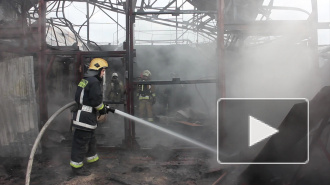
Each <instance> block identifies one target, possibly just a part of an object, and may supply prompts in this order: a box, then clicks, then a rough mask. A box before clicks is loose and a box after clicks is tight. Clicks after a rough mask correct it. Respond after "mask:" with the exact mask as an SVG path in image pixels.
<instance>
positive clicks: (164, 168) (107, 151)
mask: <svg viewBox="0 0 330 185" xmlns="http://www.w3.org/2000/svg"><path fill="white" fill-rule="evenodd" d="M159 152H161V153H163V155H158V153H159ZM98 153H99V156H100V161H99V162H98V164H97V166H88V165H85V166H86V168H88V169H89V170H90V171H91V172H92V175H90V176H87V177H74V176H72V173H71V168H70V166H69V160H70V148H67V147H65V148H63V147H61V148H50V149H44V150H43V154H38V155H36V156H35V160H34V164H33V168H32V173H31V183H30V184H157V185H158V184H213V183H214V182H216V181H217V180H218V179H219V178H220V177H221V175H223V174H224V170H223V169H221V168H220V167H219V166H217V167H215V168H213V169H212V168H210V164H209V163H210V162H211V161H210V159H211V156H210V155H209V154H208V153H205V152H204V151H202V150H200V149H169V148H166V147H162V146H157V147H155V148H153V149H140V150H135V151H128V150H122V149H119V148H104V147H101V148H99V152H98ZM214 162H215V161H214ZM26 164H27V159H21V158H6V159H3V160H2V162H1V165H0V169H1V171H0V184H9V185H10V184H15V185H16V184H24V183H25V171H26V167H25V166H26Z"/></svg>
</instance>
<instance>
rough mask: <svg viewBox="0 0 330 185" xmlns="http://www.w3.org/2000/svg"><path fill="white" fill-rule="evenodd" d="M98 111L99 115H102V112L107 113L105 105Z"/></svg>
mask: <svg viewBox="0 0 330 185" xmlns="http://www.w3.org/2000/svg"><path fill="white" fill-rule="evenodd" d="M99 113H100V115H103V114H106V113H108V111H107V105H104V106H103V108H102V109H101V110H99Z"/></svg>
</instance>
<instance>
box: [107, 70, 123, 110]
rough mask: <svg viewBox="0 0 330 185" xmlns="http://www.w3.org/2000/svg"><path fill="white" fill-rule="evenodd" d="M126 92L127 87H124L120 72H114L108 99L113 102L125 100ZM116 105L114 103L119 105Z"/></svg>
mask: <svg viewBox="0 0 330 185" xmlns="http://www.w3.org/2000/svg"><path fill="white" fill-rule="evenodd" d="M124 92H125V88H124V85H123V82H122V81H121V80H120V79H119V77H118V73H116V72H115V73H112V75H111V81H110V90H109V95H108V99H109V100H110V101H111V102H114V103H119V102H121V101H123V95H124ZM116 105H118V104H116ZM116 105H114V106H115V107H117V106H116Z"/></svg>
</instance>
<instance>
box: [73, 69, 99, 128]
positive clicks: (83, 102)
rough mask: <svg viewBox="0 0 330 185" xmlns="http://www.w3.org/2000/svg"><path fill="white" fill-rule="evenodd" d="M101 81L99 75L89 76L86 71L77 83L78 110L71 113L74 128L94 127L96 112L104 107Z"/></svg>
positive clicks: (76, 98) (76, 99)
mask: <svg viewBox="0 0 330 185" xmlns="http://www.w3.org/2000/svg"><path fill="white" fill-rule="evenodd" d="M101 81H102V78H100V77H99V76H97V75H96V76H90V75H89V74H88V73H87V74H85V75H84V78H83V79H82V80H81V81H80V83H79V84H78V87H77V91H76V95H75V101H76V102H77V104H78V111H77V112H75V113H74V114H73V125H74V126H75V127H76V128H78V129H83V130H94V129H96V127H97V119H96V112H97V111H98V110H101V109H103V108H104V104H103V97H102V90H101Z"/></svg>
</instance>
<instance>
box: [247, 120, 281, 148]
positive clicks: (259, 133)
mask: <svg viewBox="0 0 330 185" xmlns="http://www.w3.org/2000/svg"><path fill="white" fill-rule="evenodd" d="M249 120H250V121H249V126H250V131H249V136H250V140H249V141H250V142H249V146H253V145H255V144H256V143H259V142H260V141H263V140H264V139H266V138H268V137H270V136H272V135H274V134H276V133H277V132H278V130H277V129H275V128H273V127H271V126H269V125H267V124H265V123H263V122H262V121H260V120H258V119H256V118H254V117H253V116H249Z"/></svg>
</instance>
